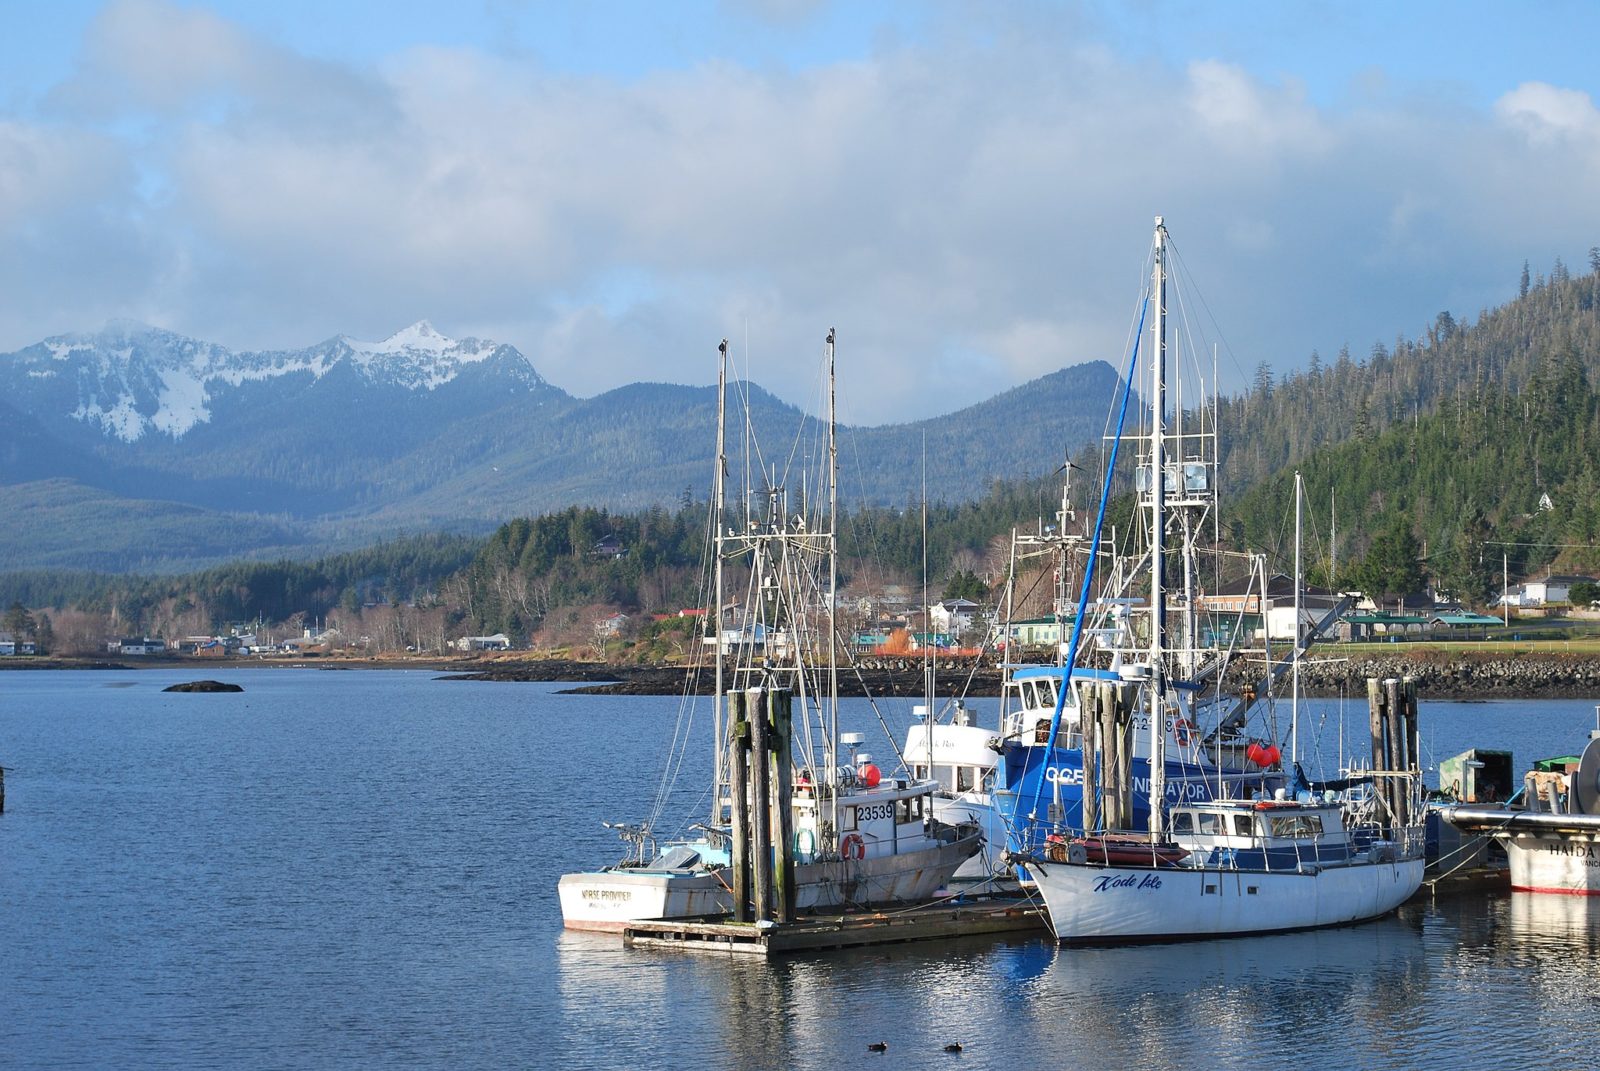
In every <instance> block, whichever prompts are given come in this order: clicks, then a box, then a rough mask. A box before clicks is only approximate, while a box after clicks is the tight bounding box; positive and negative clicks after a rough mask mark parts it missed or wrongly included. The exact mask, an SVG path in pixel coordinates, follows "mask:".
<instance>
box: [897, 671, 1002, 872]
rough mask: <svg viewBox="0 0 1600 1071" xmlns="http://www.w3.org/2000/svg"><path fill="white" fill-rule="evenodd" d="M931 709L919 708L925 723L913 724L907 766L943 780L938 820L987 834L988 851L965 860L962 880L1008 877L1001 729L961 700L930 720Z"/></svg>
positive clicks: (923, 775)
mask: <svg viewBox="0 0 1600 1071" xmlns="http://www.w3.org/2000/svg"><path fill="white" fill-rule="evenodd" d="M927 711H928V708H927V707H926V706H918V707H917V709H916V715H917V717H918V718H920V719H921V720H922V724H921V725H913V726H912V727H911V729H910V731H909V732H908V733H907V734H906V744H905V747H904V748H903V749H902V751H901V755H902V756H903V758H904V761H905V764H906V766H907V767H909V768H910V770H911V774H912V776H913V777H916V778H919V779H921V778H927V779H931V780H933V781H934V782H936V783H937V784H938V786H939V787H938V790H937V791H936V792H935V793H934V797H933V815H934V817H935V818H937V819H938V820H939V821H941V822H944V823H946V824H947V825H955V826H976V827H977V828H978V829H980V830H981V831H982V832H983V848H982V850H981V851H979V852H978V853H977V854H976V855H974V856H973V857H972V858H971V859H968V860H967V861H966V862H964V863H962V864H961V868H960V869H959V870H957V871H956V873H955V875H954V876H955V878H956V879H957V880H960V881H979V880H984V879H988V878H994V877H1005V876H1006V875H1007V874H1008V873H1009V870H1010V868H1009V867H1008V866H1007V864H1006V862H1005V860H1004V858H1003V856H1004V855H1005V850H1006V827H1005V822H1004V820H1002V818H1001V817H1000V814H999V812H998V811H996V810H995V805H994V786H995V775H996V773H997V772H998V768H999V763H1000V756H999V754H998V752H997V751H996V748H995V741H996V736H995V730H994V729H986V728H984V727H983V726H981V725H979V724H978V723H977V719H976V717H975V716H974V715H973V712H972V711H971V710H970V709H969V708H968V707H967V705H966V703H965V702H963V701H962V700H959V699H958V700H955V701H954V702H953V703H952V704H951V706H950V711H949V714H948V716H947V717H945V718H938V717H935V718H933V719H932V720H931V721H930V719H929V718H928V712H927ZM930 754H931V755H932V759H931V761H930V759H929V755H930Z"/></svg>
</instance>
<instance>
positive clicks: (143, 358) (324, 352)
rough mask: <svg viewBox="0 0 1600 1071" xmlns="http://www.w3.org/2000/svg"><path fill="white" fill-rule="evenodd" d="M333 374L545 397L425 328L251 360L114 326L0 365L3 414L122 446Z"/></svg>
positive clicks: (503, 363)
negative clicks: (220, 406) (283, 384)
mask: <svg viewBox="0 0 1600 1071" xmlns="http://www.w3.org/2000/svg"><path fill="white" fill-rule="evenodd" d="M341 367H348V368H349V369H352V370H353V371H354V372H355V373H356V374H357V377H358V379H359V380H360V381H361V382H362V383H364V384H365V385H368V386H372V387H400V388H403V389H406V390H412V391H418V390H422V391H436V390H439V389H440V388H442V387H445V386H446V385H448V384H450V383H452V382H455V381H456V380H458V379H460V378H461V377H462V376H463V375H464V374H465V373H467V372H468V371H469V370H471V369H480V370H482V369H489V368H492V369H494V371H495V372H496V373H497V375H496V378H498V379H499V380H500V381H501V384H500V385H501V387H502V388H504V387H507V386H510V387H518V386H520V387H522V388H524V389H525V390H526V391H537V390H539V389H541V388H544V389H548V384H546V383H545V381H544V379H543V378H541V377H540V375H539V373H538V372H536V371H534V369H533V366H532V365H531V364H529V363H528V361H527V359H526V358H524V357H523V356H522V354H521V353H519V352H518V351H517V350H516V348H515V347H512V346H503V345H500V344H498V343H495V342H488V341H483V340H480V339H476V338H464V339H459V340H457V339H451V338H448V337H446V336H444V335H441V334H440V333H439V332H438V331H436V330H435V329H434V328H433V325H432V324H430V323H428V322H427V321H426V320H423V321H420V322H418V323H415V324H412V325H411V326H410V327H407V328H405V329H404V330H401V331H397V332H396V333H395V334H393V335H390V336H389V337H388V338H386V339H384V340H383V341H381V342H362V341H359V340H357V339H353V338H349V337H347V336H344V335H340V336H339V337H337V338H333V339H329V340H328V341H326V342H323V343H320V344H318V345H316V346H311V347H309V348H307V349H303V350H269V351H255V352H252V351H234V350H229V349H226V348H224V347H222V346H218V345H214V344H213V343H209V342H202V341H199V340H197V339H192V338H186V337H184V336H183V335H178V334H174V333H173V332H170V331H163V330H161V329H159V328H154V327H147V326H145V325H143V324H134V323H126V322H119V323H113V324H110V325H108V326H107V327H106V328H105V329H104V330H102V331H100V332H98V333H96V334H80V335H62V336H58V337H56V338H49V339H46V340H44V341H43V342H40V343H38V344H37V345H34V346H30V347H28V348H27V349H24V350H21V351H19V352H17V353H14V354H9V355H5V356H0V376H3V378H4V379H5V380H6V381H8V383H7V386H8V390H7V397H8V398H9V399H10V400H11V401H12V404H13V405H16V406H17V407H18V408H21V409H23V410H24V411H25V412H28V413H30V414H32V415H34V416H35V417H37V418H39V419H41V420H43V421H45V422H46V423H51V422H53V420H54V418H58V417H62V416H66V417H70V418H71V419H73V420H75V421H78V422H80V423H81V424H84V425H86V426H88V427H90V428H94V429H96V430H97V431H99V432H100V433H101V434H103V435H104V436H106V437H109V438H114V439H118V440H120V441H122V442H124V443H134V442H138V441H139V440H140V439H143V438H144V437H146V436H147V435H164V436H167V437H168V438H170V439H173V440H177V439H181V438H183V436H184V435H185V434H187V433H188V432H190V431H191V430H192V429H193V428H195V426H196V425H199V424H204V423H207V422H209V421H211V420H212V417H213V403H214V402H215V401H216V400H217V398H218V397H219V395H220V394H222V393H225V392H226V391H225V389H226V388H235V389H238V388H241V387H244V386H245V385H246V384H262V383H269V382H271V381H274V380H279V379H283V378H284V377H296V378H302V379H304V378H307V377H309V379H310V380H311V381H312V382H318V381H321V380H323V379H324V378H325V377H327V376H329V375H330V373H333V372H335V371H337V370H339V369H340V368H341Z"/></svg>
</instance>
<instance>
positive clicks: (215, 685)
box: [161, 681, 244, 692]
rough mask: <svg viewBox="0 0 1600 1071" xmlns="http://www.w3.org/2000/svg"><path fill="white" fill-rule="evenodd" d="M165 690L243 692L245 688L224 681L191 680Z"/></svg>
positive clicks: (164, 689)
mask: <svg viewBox="0 0 1600 1071" xmlns="http://www.w3.org/2000/svg"><path fill="white" fill-rule="evenodd" d="M161 690H162V691H163V692H242V691H244V689H243V688H242V687H240V686H239V685H237V684H224V683H223V682H222V681H189V682H188V683H186V684H173V685H168V686H167V687H165V688H163V689H161Z"/></svg>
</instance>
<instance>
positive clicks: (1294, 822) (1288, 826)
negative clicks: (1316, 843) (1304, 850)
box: [1272, 814, 1322, 838]
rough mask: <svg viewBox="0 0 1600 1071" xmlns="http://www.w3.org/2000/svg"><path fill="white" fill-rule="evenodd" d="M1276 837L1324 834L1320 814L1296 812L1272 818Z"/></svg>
mask: <svg viewBox="0 0 1600 1071" xmlns="http://www.w3.org/2000/svg"><path fill="white" fill-rule="evenodd" d="M1272 835H1273V836H1274V837H1299V838H1303V837H1317V836H1321V835H1322V816H1321V815H1320V814H1296V815H1290V816H1288V817H1285V818H1274V819H1273V820H1272Z"/></svg>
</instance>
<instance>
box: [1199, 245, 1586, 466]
mask: <svg viewBox="0 0 1600 1071" xmlns="http://www.w3.org/2000/svg"><path fill="white" fill-rule="evenodd" d="M1590 260H1591V265H1590V266H1591V268H1592V269H1594V270H1592V271H1591V272H1590V273H1588V274H1585V275H1582V276H1573V275H1572V274H1571V272H1570V271H1569V270H1568V269H1567V268H1566V266H1565V265H1563V264H1562V263H1561V262H1560V261H1559V260H1558V261H1557V262H1556V264H1555V266H1554V268H1553V269H1552V270H1551V273H1550V275H1549V277H1548V278H1546V277H1545V276H1543V275H1542V274H1541V275H1538V276H1535V277H1533V278H1532V279H1530V278H1529V275H1528V269H1527V266H1526V265H1524V267H1523V270H1522V278H1521V280H1520V283H1519V289H1520V291H1521V293H1520V296H1519V297H1518V298H1516V299H1515V300H1513V301H1511V302H1509V303H1507V304H1506V305H1503V306H1501V307H1499V308H1497V309H1492V310H1485V311H1483V312H1481V313H1479V314H1478V316H1477V318H1476V320H1475V321H1473V322H1472V323H1470V324H1469V323H1465V322H1458V320H1457V318H1456V317H1454V316H1452V315H1451V314H1450V313H1449V312H1441V313H1439V314H1438V315H1437V316H1436V317H1434V319H1433V322H1432V324H1431V325H1430V326H1429V327H1428V328H1427V330H1426V331H1425V332H1424V333H1423V335H1422V337H1420V338H1417V339H1414V340H1408V339H1406V338H1403V337H1402V338H1398V339H1396V340H1395V342H1394V344H1393V346H1392V347H1390V346H1386V345H1384V344H1383V343H1381V342H1380V343H1377V344H1375V345H1373V346H1372V349H1371V352H1370V353H1368V354H1367V355H1366V356H1365V357H1364V358H1355V357H1352V356H1351V354H1350V353H1349V351H1348V350H1343V351H1341V352H1340V353H1339V354H1338V356H1337V357H1335V358H1334V359H1333V360H1332V361H1324V360H1322V359H1321V358H1320V357H1319V356H1318V355H1317V354H1315V353H1313V354H1312V356H1311V360H1310V362H1309V364H1308V366H1307V367H1306V369H1305V370H1303V371H1295V372H1291V373H1288V374H1286V375H1283V376H1281V377H1274V376H1273V374H1272V370H1271V369H1270V368H1268V367H1266V366H1264V365H1263V366H1261V367H1259V368H1258V369H1257V372H1256V381H1255V384H1254V386H1253V387H1252V389H1251V390H1249V391H1246V392H1244V393H1242V394H1240V395H1237V396H1234V397H1231V398H1225V399H1223V400H1222V401H1221V403H1220V406H1219V414H1218V421H1217V423H1218V426H1219V428H1220V429H1221V434H1222V444H1221V453H1222V470H1223V473H1224V479H1225V484H1224V488H1225V490H1231V491H1233V492H1235V493H1237V492H1240V491H1242V490H1243V489H1245V488H1248V487H1249V486H1251V485H1252V484H1254V483H1256V482H1257V481H1259V480H1261V479H1264V478H1268V477H1271V476H1273V475H1275V474H1278V473H1280V472H1281V471H1282V470H1283V469H1284V468H1285V467H1287V466H1291V465H1293V464H1294V463H1295V462H1296V461H1298V460H1299V459H1301V458H1304V457H1306V456H1308V455H1309V454H1310V453H1311V452H1312V451H1315V450H1318V449H1321V448H1323V447H1325V446H1331V445H1337V444H1339V443H1342V442H1346V441H1348V440H1351V439H1355V440H1366V439H1371V438H1373V437H1374V436H1376V435H1378V434H1380V433H1382V432H1383V431H1384V430H1385V429H1387V428H1389V427H1391V426H1392V425H1394V424H1396V423H1400V422H1404V421H1415V420H1417V419H1418V418H1420V417H1424V416H1427V415H1428V414H1430V413H1432V412H1434V411H1435V410H1438V409H1442V408H1456V409H1461V410H1465V409H1468V408H1471V407H1472V406H1473V405H1474V404H1475V399H1477V398H1480V397H1482V396H1484V395H1485V394H1486V393H1493V392H1495V391H1505V392H1509V393H1510V394H1512V395H1518V394H1520V393H1521V391H1522V390H1523V389H1524V388H1525V387H1526V386H1527V385H1528V384H1529V383H1530V382H1531V381H1532V380H1533V378H1534V376H1535V375H1536V374H1537V373H1539V371H1540V370H1541V369H1543V368H1545V367H1546V366H1547V365H1548V364H1549V363H1550V362H1552V361H1554V360H1556V359H1557V357H1558V355H1564V354H1571V355H1572V356H1574V357H1575V358H1576V360H1577V362H1578V364H1579V366H1580V367H1581V368H1582V369H1583V370H1584V372H1585V373H1586V374H1587V375H1588V376H1589V378H1590V379H1591V380H1593V379H1595V377H1596V376H1597V375H1600V249H1597V250H1594V251H1591V254H1590Z"/></svg>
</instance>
